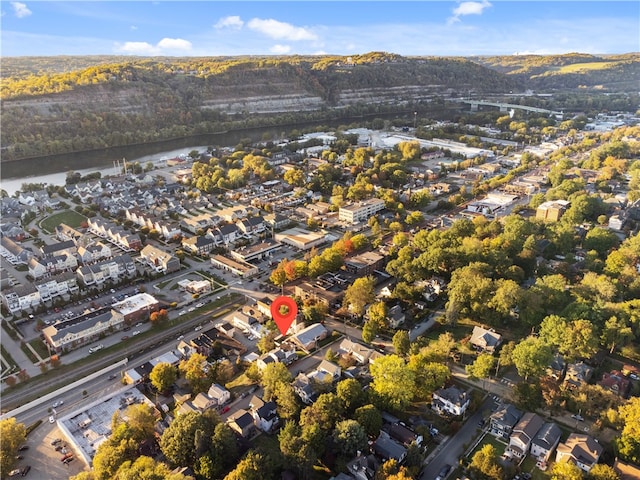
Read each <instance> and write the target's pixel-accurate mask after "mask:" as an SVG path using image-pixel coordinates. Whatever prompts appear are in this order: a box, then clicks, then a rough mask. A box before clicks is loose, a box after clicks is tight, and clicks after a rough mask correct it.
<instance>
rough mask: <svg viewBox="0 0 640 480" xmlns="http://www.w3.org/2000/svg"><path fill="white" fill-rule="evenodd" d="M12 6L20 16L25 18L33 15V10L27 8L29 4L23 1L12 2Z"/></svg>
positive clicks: (17, 15) (14, 11)
mask: <svg viewBox="0 0 640 480" xmlns="http://www.w3.org/2000/svg"><path fill="white" fill-rule="evenodd" d="M11 6H12V7H13V13H15V14H16V17H18V18H24V17H28V16H29V15H31V10H29V8H27V5H26V4H25V3H22V2H11Z"/></svg>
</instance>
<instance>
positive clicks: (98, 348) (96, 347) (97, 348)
mask: <svg viewBox="0 0 640 480" xmlns="http://www.w3.org/2000/svg"><path fill="white" fill-rule="evenodd" d="M103 348H104V345H103V344H102V343H101V344H100V345H96V346H95V347H91V348H89V353H93V352H97V351H98V350H102V349H103Z"/></svg>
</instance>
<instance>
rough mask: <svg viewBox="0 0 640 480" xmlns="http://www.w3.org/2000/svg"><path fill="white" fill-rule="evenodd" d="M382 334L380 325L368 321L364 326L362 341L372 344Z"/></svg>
mask: <svg viewBox="0 0 640 480" xmlns="http://www.w3.org/2000/svg"><path fill="white" fill-rule="evenodd" d="M378 332H380V325H379V324H377V323H376V322H374V321H372V320H367V321H366V322H364V325H363V326H362V340H363V341H365V342H366V343H371V342H373V340H374V339H375V338H376V335H378Z"/></svg>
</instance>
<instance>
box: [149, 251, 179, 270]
mask: <svg viewBox="0 0 640 480" xmlns="http://www.w3.org/2000/svg"><path fill="white" fill-rule="evenodd" d="M140 259H141V260H143V261H144V262H145V263H146V264H147V265H149V266H150V267H151V268H152V269H153V270H155V271H156V272H160V273H172V272H177V271H178V270H180V260H179V259H178V258H177V257H174V256H173V255H171V254H170V253H168V252H165V251H164V250H160V249H159V248H156V247H154V246H153V245H146V246H145V247H144V248H143V249H142V250H140Z"/></svg>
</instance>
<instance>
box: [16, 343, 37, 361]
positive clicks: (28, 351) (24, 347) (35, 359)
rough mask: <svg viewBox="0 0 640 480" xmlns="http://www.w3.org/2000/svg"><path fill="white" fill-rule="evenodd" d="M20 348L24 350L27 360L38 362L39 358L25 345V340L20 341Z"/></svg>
mask: <svg viewBox="0 0 640 480" xmlns="http://www.w3.org/2000/svg"><path fill="white" fill-rule="evenodd" d="M20 350H22V351H23V352H24V354H25V355H26V356H27V357H28V358H29V360H30V361H31V362H32V363H38V362H39V360H38V359H37V358H36V356H35V355H34V354H33V352H32V351H31V349H30V348H29V347H27V344H26V343H25V342H20Z"/></svg>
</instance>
